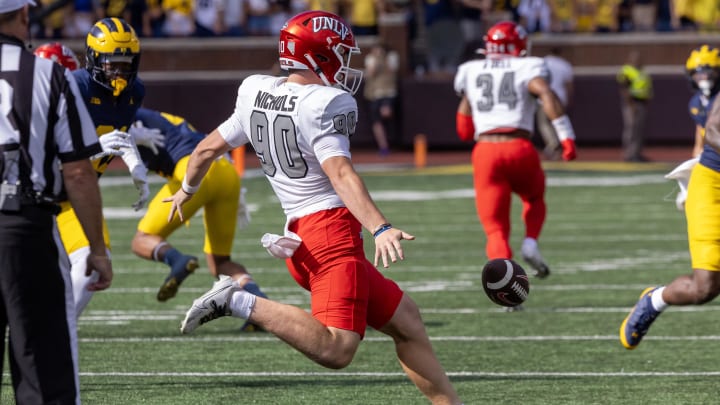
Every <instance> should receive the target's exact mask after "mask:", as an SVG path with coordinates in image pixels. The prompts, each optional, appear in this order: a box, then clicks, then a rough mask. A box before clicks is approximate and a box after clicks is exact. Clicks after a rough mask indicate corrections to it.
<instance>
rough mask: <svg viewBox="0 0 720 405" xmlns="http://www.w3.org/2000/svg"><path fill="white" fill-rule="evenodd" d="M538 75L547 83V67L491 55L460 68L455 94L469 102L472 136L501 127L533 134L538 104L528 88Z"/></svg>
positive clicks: (537, 61) (538, 62)
mask: <svg viewBox="0 0 720 405" xmlns="http://www.w3.org/2000/svg"><path fill="white" fill-rule="evenodd" d="M538 76H541V77H544V78H545V79H546V80H547V79H548V71H547V68H546V67H545V63H544V62H543V60H542V59H541V58H537V57H531V56H528V57H510V56H502V57H494V56H493V57H489V58H487V59H481V60H472V61H469V62H465V63H463V64H462V65H460V67H459V68H458V72H457V74H456V75H455V91H456V92H457V93H458V94H464V95H466V96H467V98H468V101H470V106H471V108H472V117H473V124H474V125H475V136H476V137H477V136H478V135H479V134H482V133H485V132H493V130H497V129H500V128H505V129H507V128H519V129H524V130H527V131H530V132H532V130H533V124H534V119H535V109H536V108H537V101H536V99H535V97H534V96H533V95H532V94H530V92H529V91H528V89H527V86H528V83H529V82H530V80H532V79H534V78H536V77H538Z"/></svg>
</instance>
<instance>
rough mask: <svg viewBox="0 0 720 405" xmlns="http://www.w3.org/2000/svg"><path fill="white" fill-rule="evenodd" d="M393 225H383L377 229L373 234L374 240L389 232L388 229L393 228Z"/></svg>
mask: <svg viewBox="0 0 720 405" xmlns="http://www.w3.org/2000/svg"><path fill="white" fill-rule="evenodd" d="M392 227H393V226H392V224H382V225H380V226H379V227H377V228H376V230H375V232H373V238H377V237H378V236H380V234H381V233H383V232H385V231H387V230H388V229H390V228H392Z"/></svg>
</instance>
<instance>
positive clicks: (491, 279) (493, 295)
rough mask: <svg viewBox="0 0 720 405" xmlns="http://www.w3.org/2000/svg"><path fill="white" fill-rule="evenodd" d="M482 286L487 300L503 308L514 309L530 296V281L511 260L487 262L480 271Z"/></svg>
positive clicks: (522, 270)
mask: <svg viewBox="0 0 720 405" xmlns="http://www.w3.org/2000/svg"><path fill="white" fill-rule="evenodd" d="M482 284H483V289H485V294H487V296H488V298H490V300H492V302H494V303H496V304H498V305H502V306H504V307H516V306H518V305H520V304H522V303H523V302H525V300H526V299H527V297H528V294H530V281H529V280H528V276H527V273H525V269H523V268H522V267H521V266H520V265H519V264H517V263H516V262H515V261H514V260H511V259H493V260H490V261H489V262H487V263H486V264H485V267H483V271H482Z"/></svg>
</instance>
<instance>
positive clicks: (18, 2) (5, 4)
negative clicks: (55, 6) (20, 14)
mask: <svg viewBox="0 0 720 405" xmlns="http://www.w3.org/2000/svg"><path fill="white" fill-rule="evenodd" d="M26 4H29V5H31V6H34V5H35V1H34V0H0V13H9V12H11V11H15V10H19V9H21V8H23V7H25V5H26Z"/></svg>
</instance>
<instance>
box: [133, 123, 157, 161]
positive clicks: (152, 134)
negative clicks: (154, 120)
mask: <svg viewBox="0 0 720 405" xmlns="http://www.w3.org/2000/svg"><path fill="white" fill-rule="evenodd" d="M128 132H130V135H132V137H133V138H134V139H135V143H136V144H137V145H141V146H145V147H146V148H149V149H150V150H151V151H152V153H154V154H156V155H157V154H158V148H164V147H165V135H163V133H162V131H160V130H159V129H157V128H145V127H144V126H143V123H142V121H135V123H134V124H133V125H132V126H131V127H130V130H129V131H128Z"/></svg>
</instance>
